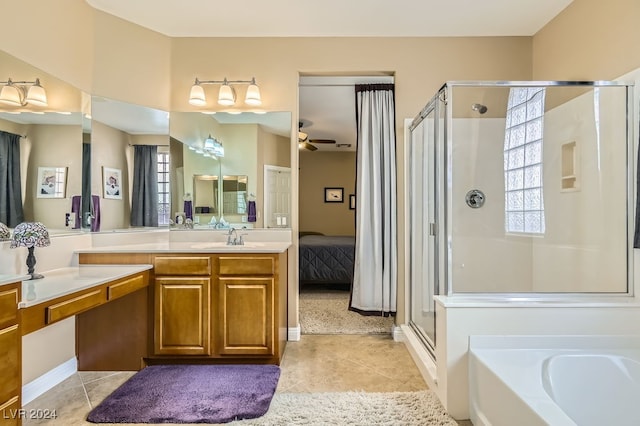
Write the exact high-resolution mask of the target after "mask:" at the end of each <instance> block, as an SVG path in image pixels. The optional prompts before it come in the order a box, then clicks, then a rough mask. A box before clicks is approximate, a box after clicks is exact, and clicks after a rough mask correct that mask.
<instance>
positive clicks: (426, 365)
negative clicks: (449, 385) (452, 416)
mask: <svg viewBox="0 0 640 426" xmlns="http://www.w3.org/2000/svg"><path fill="white" fill-rule="evenodd" d="M401 327H402V328H403V335H404V337H405V339H404V343H405V345H406V346H407V349H408V350H409V353H410V354H411V357H412V358H413V361H414V362H415V363H416V366H417V367H418V370H420V374H422V377H423V378H424V380H425V382H427V386H429V389H431V390H432V391H435V392H436V394H437V395H438V398H440V401H442V395H441V392H442V389H440V388H439V387H438V368H437V366H436V363H435V362H434V361H433V359H431V356H429V353H428V352H427V350H426V349H425V348H424V346H423V345H422V343H420V341H419V340H418V338H417V337H416V336H415V334H414V333H413V331H412V330H411V329H410V328H409V327H408V326H407V325H402V326H401Z"/></svg>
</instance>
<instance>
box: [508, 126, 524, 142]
mask: <svg viewBox="0 0 640 426" xmlns="http://www.w3.org/2000/svg"><path fill="white" fill-rule="evenodd" d="M525 129H526V128H525V126H524V124H522V125H520V126H516V127H513V128H511V131H510V132H509V133H510V135H509V147H510V148H515V147H516V146H520V145H524V142H525Z"/></svg>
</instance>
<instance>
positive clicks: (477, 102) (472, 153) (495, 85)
mask: <svg viewBox="0 0 640 426" xmlns="http://www.w3.org/2000/svg"><path fill="white" fill-rule="evenodd" d="M631 99H632V85H631V84H627V83H620V82H599V81H598V82H540V81H526V82H524V81H521V82H449V83H446V84H445V85H444V86H443V87H442V88H441V89H440V90H439V91H438V93H437V94H436V95H435V96H434V97H433V98H432V99H431V100H430V101H429V102H428V103H427V105H426V106H425V108H424V109H423V110H422V111H421V112H420V114H419V115H418V116H417V117H416V118H415V119H414V120H413V122H412V123H411V125H410V126H409V137H408V139H407V140H408V143H409V146H408V147H407V150H408V155H407V178H408V185H407V187H408V188H410V189H409V191H410V192H409V202H408V218H409V224H408V227H407V228H408V230H409V231H408V241H409V242H408V253H407V258H408V269H407V277H408V288H409V302H410V306H409V324H410V326H411V328H412V329H413V330H414V332H415V334H416V335H417V336H418V337H419V338H420V340H421V341H422V342H423V344H424V345H425V346H426V347H427V349H429V351H430V353H431V354H432V356H434V355H433V348H434V347H435V344H436V335H435V329H436V328H435V322H436V317H435V303H436V302H435V300H434V296H450V297H457V296H460V295H463V296H467V297H469V296H473V297H474V298H479V299H484V300H486V299H491V300H492V301H505V302H509V301H511V302H513V301H516V300H536V299H539V300H540V301H544V300H548V299H554V300H557V299H558V298H567V297H578V298H580V297H582V298H588V297H590V295H593V294H600V295H602V294H603V293H606V294H608V295H610V296H626V295H628V294H629V291H630V288H631V287H630V286H629V283H630V282H631V281H630V280H631V276H632V270H631V269H632V263H631V261H630V256H631V254H632V240H633V238H632V232H633V229H632V213H633V205H632V202H631V201H632V200H633V198H634V197H633V188H634V186H633V176H634V167H633V165H634V163H635V162H634V156H633V152H634V151H633V143H632V141H631V133H632V125H631Z"/></svg>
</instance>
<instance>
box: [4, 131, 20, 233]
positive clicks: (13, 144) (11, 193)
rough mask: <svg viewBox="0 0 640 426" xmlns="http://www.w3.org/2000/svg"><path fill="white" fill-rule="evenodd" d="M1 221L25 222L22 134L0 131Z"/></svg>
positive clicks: (16, 223)
mask: <svg viewBox="0 0 640 426" xmlns="http://www.w3.org/2000/svg"><path fill="white" fill-rule="evenodd" d="M0 222H2V223H4V224H5V225H7V226H8V227H10V228H14V227H15V226H16V225H18V224H19V223H21V222H24V212H23V210H22V188H21V186H20V135H14V134H13V133H8V132H3V131H0Z"/></svg>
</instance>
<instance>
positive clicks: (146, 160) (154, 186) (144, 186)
mask: <svg viewBox="0 0 640 426" xmlns="http://www.w3.org/2000/svg"><path fill="white" fill-rule="evenodd" d="M133 148H134V151H133V193H132V194H131V197H132V199H131V226H158V147H157V146H151V145H135V146H134V147H133Z"/></svg>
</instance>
